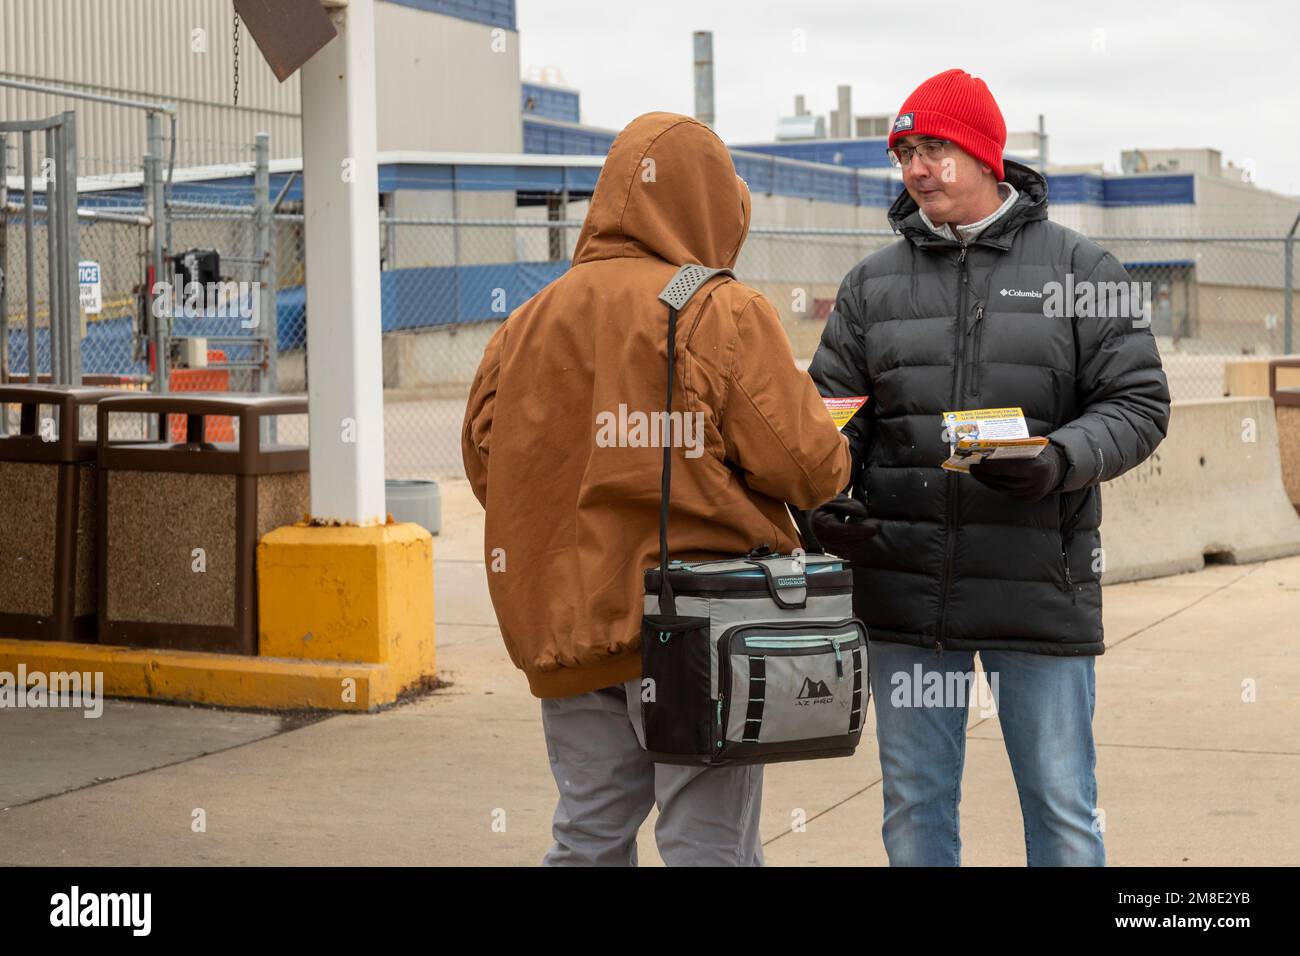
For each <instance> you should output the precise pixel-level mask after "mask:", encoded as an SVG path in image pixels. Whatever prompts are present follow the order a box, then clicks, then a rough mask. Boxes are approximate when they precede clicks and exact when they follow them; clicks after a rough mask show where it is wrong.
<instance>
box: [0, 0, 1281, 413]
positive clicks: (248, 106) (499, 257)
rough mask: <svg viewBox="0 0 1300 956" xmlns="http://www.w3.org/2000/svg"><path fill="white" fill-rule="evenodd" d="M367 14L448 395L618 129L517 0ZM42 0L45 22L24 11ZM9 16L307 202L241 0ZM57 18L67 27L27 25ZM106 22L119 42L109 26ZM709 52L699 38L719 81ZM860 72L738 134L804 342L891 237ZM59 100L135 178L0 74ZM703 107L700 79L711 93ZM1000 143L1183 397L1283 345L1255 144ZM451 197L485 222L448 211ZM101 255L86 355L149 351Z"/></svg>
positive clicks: (389, 153)
mask: <svg viewBox="0 0 1300 956" xmlns="http://www.w3.org/2000/svg"><path fill="white" fill-rule="evenodd" d="M110 7H111V8H112V9H111V14H110V10H109V8H110ZM375 21H376V22H375V45H376V53H375V63H376V83H377V116H376V123H377V135H378V145H379V150H380V175H379V195H378V196H377V197H376V202H377V203H378V204H379V207H380V214H381V233H382V238H381V249H380V255H381V259H382V263H383V265H382V268H383V274H382V282H383V296H384V314H383V328H384V331H385V386H386V388H388V389H390V390H392V391H394V392H397V391H401V392H403V393H407V392H411V391H417V392H418V391H420V390H424V391H426V392H429V393H436V394H438V395H448V396H455V395H457V394H460V392H461V391H463V388H464V387H465V385H467V383H468V378H469V376H470V375H471V374H472V371H473V368H474V365H475V364H476V360H477V356H478V354H479V350H480V349H481V346H482V344H483V342H485V341H486V339H487V337H488V336H489V335H490V333H491V330H492V327H493V325H492V323H493V321H494V320H499V319H501V318H503V317H504V315H505V314H506V313H508V311H509V309H511V308H513V307H514V306H515V305H517V304H519V302H521V301H523V300H524V299H525V298H527V297H528V296H529V295H531V294H533V293H534V292H536V291H537V290H538V289H539V288H541V287H542V286H543V285H545V284H546V283H547V282H549V281H551V280H553V279H554V278H555V277H556V276H558V275H559V274H561V273H562V272H563V271H564V269H565V268H567V263H568V258H569V255H570V251H571V249H572V245H573V243H574V241H575V240H576V237H577V229H576V228H573V226H572V225H571V224H572V223H574V222H576V221H580V220H581V219H582V217H583V216H584V214H585V211H586V200H587V197H588V196H589V195H590V193H591V190H592V188H593V187H594V184H595V181H596V177H597V176H598V174H599V168H600V164H601V161H602V157H603V155H604V153H605V151H606V150H607V149H608V146H609V143H610V142H611V141H612V139H613V137H614V135H615V133H616V131H615V130H611V129H605V128H601V127H597V126H592V125H589V124H586V123H584V122H583V121H582V109H581V95H580V91H577V90H573V89H567V88H564V87H562V86H557V85H554V84H550V83H545V82H537V81H528V80H522V79H521V68H520V66H521V65H520V61H519V42H518V41H519V34H518V32H517V26H516V21H515V4H514V2H513V0H383V2H379V3H377V5H376V11H375ZM32 23H40V24H42V29H41V30H39V31H32V30H30V29H28V30H26V31H24V30H23V29H22V27H21V25H23V24H32ZM0 31H2V32H3V36H4V37H5V40H4V43H5V60H4V64H3V73H2V74H0V77H2V78H4V79H6V80H11V81H17V82H20V83H29V84H36V85H45V86H58V87H65V88H71V89H79V90H87V91H96V92H99V93H106V94H112V95H118V96H128V97H131V98H133V99H137V100H154V101H159V102H167V103H174V104H175V106H176V114H175V116H176V130H175V136H174V140H175V142H174V155H175V160H174V165H175V173H174V175H173V180H174V182H173V185H172V187H171V190H172V191H171V195H172V197H173V198H174V199H179V200H184V201H189V202H196V203H197V202H209V203H227V204H234V205H240V204H243V205H246V204H248V203H250V202H251V199H252V188H253V177H252V172H251V169H250V160H251V144H252V142H253V137H254V134H255V133H256V132H258V131H267V132H269V133H270V155H271V158H272V159H271V190H272V193H273V194H274V195H277V196H278V197H279V199H280V200H281V202H282V205H281V206H280V207H279V209H280V211H282V212H288V213H292V212H294V211H295V209H296V208H297V207H296V205H295V203H297V202H298V201H299V200H300V199H301V195H302V193H301V190H302V177H301V175H296V174H297V172H298V171H299V170H300V169H301V160H300V159H299V155H300V152H301V149H300V140H301V123H300V119H299V115H298V108H299V107H298V103H299V90H298V87H297V83H298V81H297V78H296V77H295V78H291V79H290V80H288V81H287V82H286V83H284V84H280V83H277V82H276V80H275V78H274V76H272V74H271V72H270V70H269V68H268V67H267V66H266V64H265V63H264V62H263V60H262V58H261V57H260V56H258V55H256V50H255V48H254V47H253V46H252V45H251V41H249V40H248V38H247V37H245V38H244V40H243V47H242V52H241V55H240V56H239V57H238V59H236V55H235V43H234V32H235V30H234V24H233V23H232V18H231V14H230V5H229V2H228V0H185V2H180V3H176V2H168V0H141V2H139V3H133V4H122V5H119V4H111V5H110V4H86V3H79V2H77V0H0ZM52 35H57V36H60V37H63V38H64V42H62V43H61V44H59V45H55V46H51V45H49V44H47V43H45V42H43V41H41V40H40V39H39V38H40V37H48V36H52ZM106 35H112V36H114V37H115V38H116V39H115V42H114V43H110V44H105V43H103V42H102V38H103V37H104V36H106ZM164 38H167V39H164ZM682 42H683V43H686V42H689V38H688V37H687V36H686V35H685V33H684V34H683V36H682ZM698 42H699V41H698V40H697V43H698ZM697 61H700V57H698V56H697ZM236 63H237V69H236ZM708 68H709V64H708V63H707V61H701V62H697V64H696V71H697V80H699V79H700V76H701V75H704V76H706V77H707V79H708V83H709V86H708V89H710V90H711V83H712V78H711V73H708V72H707V70H708ZM702 70H703V71H705V72H704V73H703V74H701V71H702ZM236 75H237V76H238V104H237V105H236V104H235V102H234V92H235V86H234V81H235V77H236ZM696 88H697V92H698V91H699V90H701V89H702V86H701V83H700V82H697V85H696ZM850 94H851V91H850V89H849V87H847V86H841V87H840V88H839V89H838V90H837V91H836V105H837V108H836V109H835V110H834V111H832V112H831V114H830V116H828V117H815V116H812V115H811V114H809V112H808V110H807V109H806V108H805V106H804V98H803V97H802V96H799V97H797V98H796V100H795V108H794V113H793V114H792V115H790V116H787V117H785V118H783V119H782V120H780V121H779V122H778V124H777V125H776V128H775V129H774V130H773V139H772V140H770V141H766V142H744V143H735V144H731V146H732V153H733V157H734V159H735V163H736V168H737V171H738V172H739V174H740V175H741V176H742V177H743V178H744V179H745V180H746V182H747V183H748V185H749V188H750V191H751V193H752V195H753V197H754V204H753V225H754V229H753V231H752V232H751V237H750V240H749V242H748V244H747V245H746V247H745V250H744V252H743V254H742V257H741V260H740V263H739V265H738V271H739V273H740V274H741V275H742V276H743V277H744V278H745V279H746V280H747V281H748V282H750V283H752V284H753V285H755V286H756V287H757V288H759V289H761V290H762V291H764V292H765V293H766V294H767V295H768V296H769V297H770V298H771V299H772V300H773V302H774V303H775V304H776V306H777V308H778V310H779V311H780V312H781V314H782V316H783V320H784V321H785V323H786V328H787V330H788V332H789V334H790V337H791V340H792V343H793V344H794V347H795V352H796V355H798V356H800V357H802V358H805V359H806V358H808V357H809V356H810V355H811V352H812V349H813V348H814V347H815V344H816V341H817V339H818V337H819V335H820V324H821V322H822V321H823V320H824V318H825V315H826V313H827V312H828V310H829V307H830V303H831V302H832V301H833V297H834V294H835V290H836V288H837V287H838V283H839V280H840V278H841V277H842V276H843V274H844V273H845V272H846V271H847V270H848V268H849V267H850V266H851V265H852V264H853V263H854V262H856V261H857V260H858V259H860V258H861V257H862V256H863V255H865V254H867V253H868V252H870V251H871V250H873V249H875V248H878V247H879V246H880V245H882V244H884V243H887V242H889V241H892V236H891V235H890V234H889V231H888V223H887V220H886V211H887V209H888V207H889V205H890V204H891V203H892V202H893V201H894V199H895V198H896V197H897V195H898V193H899V191H900V189H901V183H900V179H899V177H898V175H897V172H896V171H895V170H893V169H892V168H891V167H890V166H889V164H888V160H887V158H886V156H885V152H884V149H885V144H886V139H885V135H884V133H885V131H886V130H887V129H888V128H889V126H890V124H891V122H892V118H893V117H892V114H889V113H881V112H875V113H869V114H862V115H859V114H855V113H854V111H853V107H852V102H851V95H850ZM882 105H884V104H873V107H875V108H877V109H878V108H879V107H880V106H882ZM64 109H76V111H77V122H78V152H79V156H80V162H79V171H80V173H81V177H82V179H81V182H80V183H79V188H80V191H81V196H82V198H81V201H82V204H83V205H91V206H93V205H96V204H100V205H123V206H131V205H133V204H138V203H139V202H140V201H141V183H142V174H141V172H140V161H139V157H140V156H141V155H142V154H143V153H144V151H145V149H146V145H147V144H146V140H145V131H144V123H143V121H142V119H141V117H140V115H139V114H138V113H132V112H130V111H127V110H123V109H121V108H119V107H115V106H111V105H107V104H100V103H95V102H90V103H87V102H84V101H78V100H71V99H67V98H64V97H59V96H55V95H49V94H45V93H39V92H34V91H31V90H27V89H14V88H6V87H0V111H2V112H3V115H4V116H5V117H9V118H31V117H39V116H48V115H52V114H54V113H57V112H59V111H61V110H64ZM712 110H713V106H712V99H711V97H710V98H709V100H708V103H707V105H706V106H703V107H701V109H700V110H699V112H701V114H702V115H703V114H704V113H705V112H706V111H707V112H710V113H711V112H712ZM467 116H473V117H474V121H473V122H466V121H465V117H467ZM628 118H629V119H630V118H631V117H628ZM171 145H172V144H169V147H170V146H171ZM1008 155H1010V156H1013V157H1015V158H1018V159H1020V160H1022V161H1024V162H1028V163H1031V164H1042V163H1043V162H1044V160H1046V174H1047V178H1048V183H1049V197H1050V215H1051V216H1052V217H1053V218H1054V219H1056V220H1057V221H1059V222H1062V223H1063V224H1065V225H1068V226H1071V227H1072V228H1075V229H1078V230H1079V231H1081V232H1083V233H1085V234H1086V235H1089V236H1093V237H1096V238H1098V239H1099V241H1102V242H1103V243H1104V244H1105V245H1107V247H1108V248H1110V249H1111V250H1112V251H1113V252H1115V254H1116V255H1117V256H1118V257H1119V258H1120V259H1121V261H1123V262H1124V263H1125V264H1126V265H1127V266H1128V268H1129V269H1130V272H1131V273H1132V275H1133V277H1134V279H1136V280H1139V281H1149V282H1151V283H1152V293H1153V317H1152V320H1153V325H1154V328H1155V331H1156V333H1157V335H1158V336H1159V337H1160V339H1161V342H1162V346H1163V347H1164V348H1165V349H1166V352H1167V353H1168V354H1169V355H1170V356H1171V357H1172V356H1175V355H1186V356H1193V357H1197V358H1195V359H1194V361H1195V363H1197V365H1196V367H1197V368H1198V369H1200V371H1198V372H1197V374H1196V375H1195V376H1191V377H1188V376H1185V375H1182V374H1181V373H1180V371H1179V369H1177V368H1175V367H1171V368H1172V371H1173V373H1174V374H1173V378H1174V382H1175V387H1176V389H1179V390H1181V391H1182V392H1183V394H1184V396H1185V397H1194V394H1193V393H1195V394H1197V395H1199V394H1217V391H1216V389H1217V387H1218V386H1217V382H1218V381H1219V380H1220V378H1221V376H1220V374H1219V372H1218V365H1213V364H1207V363H1208V360H1206V361H1202V360H1201V359H1200V358H1199V357H1200V356H1207V355H1208V356H1217V357H1222V356H1227V355H1239V354H1243V353H1244V354H1278V353H1281V352H1283V351H1284V350H1285V347H1286V343H1287V339H1286V334H1287V330H1286V327H1285V326H1286V316H1287V303H1286V302H1285V298H1286V297H1285V296H1284V294H1283V289H1284V286H1285V283H1286V275H1285V272H1286V270H1285V268H1284V249H1285V244H1284V243H1283V242H1282V241H1281V240H1282V237H1284V236H1285V235H1286V234H1287V233H1288V230H1289V229H1291V228H1292V227H1293V225H1294V223H1295V222H1296V219H1297V215H1300V199H1298V198H1296V197H1287V196H1281V195H1278V194H1276V193H1272V192H1269V191H1266V190H1263V189H1260V188H1258V187H1257V186H1255V185H1254V184H1253V183H1251V182H1249V181H1248V180H1249V175H1248V172H1249V171H1248V170H1247V171H1243V170H1239V169H1236V168H1234V167H1225V166H1224V165H1223V164H1222V162H1221V157H1220V154H1219V153H1218V152H1217V151H1216V150H1214V149H1210V148H1204V149H1194V150H1133V151H1130V152H1126V153H1125V154H1124V156H1123V158H1122V168H1123V170H1124V171H1122V172H1106V171H1103V169H1102V166H1101V163H1100V162H1098V163H1096V164H1093V165H1088V166H1061V165H1054V164H1053V163H1052V162H1051V157H1050V151H1049V149H1048V139H1047V138H1046V137H1045V133H1044V129H1043V128H1042V127H1041V126H1040V128H1039V129H1038V130H1034V131H1029V132H1017V133H1013V134H1012V135H1011V136H1010V138H1009V142H1008ZM169 158H170V157H169ZM15 169H16V157H15V155H14V151H13V149H12V148H11V149H10V155H9V157H8V164H7V168H6V172H7V174H8V185H9V188H10V190H14V189H17V188H20V187H21V183H20V181H19V180H18V179H17V177H16V176H15V175H14V171H15ZM41 188H42V184H41V183H40V181H39V180H38V182H37V189H38V191H39V190H40V189H41ZM463 221H472V223H473V224H464V225H456V224H454V222H463ZM512 223H518V224H519V225H518V226H517V227H512V225H511V224H512ZM552 223H553V224H554V225H549V224H552ZM565 223H569V225H565ZM96 228H98V227H96ZM187 228H188V229H189V230H190V231H189V232H187V231H186V229H187ZM228 228H229V227H228V226H218V225H216V224H215V223H209V224H206V225H203V224H200V223H194V222H190V223H189V224H188V225H187V224H185V223H178V224H175V225H174V226H173V229H174V230H175V231H174V234H173V235H172V237H171V238H172V247H173V248H175V249H183V248H186V247H188V246H189V245H191V244H202V243H203V242H204V241H205V238H206V241H207V242H208V243H210V244H218V243H221V242H226V243H227V244H229V245H232V246H235V247H238V245H239V241H240V240H239V238H238V236H237V235H236V233H234V232H223V229H228ZM300 233H301V230H300V229H297V228H295V226H294V224H293V222H292V221H289V220H285V221H278V222H277V226H276V253H277V264H276V275H277V290H276V291H277V296H276V313H277V323H276V326H277V336H276V347H275V348H276V351H277V353H278V358H279V363H280V368H279V374H278V380H279V383H280V387H281V388H282V389H287V390H292V389H295V388H299V387H301V384H302V375H303V371H302V370H303V368H304V363H303V361H302V354H301V350H302V347H303V342H304V335H303V329H304V327H305V326H304V321H305V320H304V316H303V295H302V250H301V235H300ZM223 236H224V237H225V238H224V239H223V238H222V237H223ZM1236 237H1241V241H1226V240H1228V239H1235V238H1236ZM1250 237H1254V238H1255V239H1259V238H1261V237H1270V241H1268V242H1261V241H1249V238H1250ZM1208 240H1217V241H1208ZM236 252H237V248H236ZM13 255H14V253H13V251H12V250H11V253H10V256H11V266H12V265H13V258H12V257H13ZM10 271H11V273H12V272H13V270H12V268H11V270H10ZM104 271H105V275H104V281H105V283H106V286H108V287H109V288H108V289H106V298H107V299H109V300H111V301H114V302H118V303H123V306H122V308H120V309H119V310H118V311H117V312H114V311H112V310H111V309H110V310H106V311H105V312H104V313H101V314H100V315H98V316H95V317H93V321H91V322H90V323H89V328H88V333H87V334H88V342H91V343H92V344H93V343H95V342H99V341H100V340H102V343H103V344H102V346H100V347H94V348H89V349H87V362H86V370H87V371H98V372H112V373H126V372H131V371H139V368H140V361H139V358H138V356H137V357H135V358H134V359H132V357H131V356H130V355H129V354H128V351H129V350H126V349H124V348H123V347H122V346H121V345H120V342H121V341H123V340H124V337H125V336H127V335H128V331H127V326H128V324H129V322H130V315H129V314H128V313H129V312H131V311H132V309H133V306H132V305H131V291H130V290H131V289H132V288H134V287H135V286H136V285H137V284H138V282H139V276H138V275H136V274H135V271H134V270H133V269H132V268H131V267H130V266H129V265H128V266H127V267H125V268H121V267H119V268H117V269H112V268H107V267H106V268H105V270H104ZM110 292H114V293H115V294H109V293H110ZM1293 298H1294V296H1293ZM114 322H116V323H117V324H116V325H114ZM452 333H454V334H455V335H454V337H455V341H454V342H453V341H451V338H450V336H451V334H452ZM22 350H23V343H22V342H21V341H20V340H12V341H11V354H10V363H11V365H14V366H17V365H21V364H22V362H23V361H24V357H23V351H22ZM96 356H99V357H100V358H96ZM1189 361H1193V360H1191V359H1189ZM1215 361H1217V359H1216V360H1215ZM1177 365H1178V363H1177V361H1175V362H1174V363H1173V366H1177Z"/></svg>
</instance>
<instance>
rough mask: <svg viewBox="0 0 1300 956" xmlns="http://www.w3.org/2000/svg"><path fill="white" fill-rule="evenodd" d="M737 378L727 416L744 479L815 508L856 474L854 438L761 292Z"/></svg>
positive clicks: (736, 362) (742, 321)
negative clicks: (802, 365)
mask: <svg viewBox="0 0 1300 956" xmlns="http://www.w3.org/2000/svg"><path fill="white" fill-rule="evenodd" d="M736 325H737V330H738V331H737V336H736V347H735V351H734V353H733V358H732V368H731V380H730V383H729V385H728V390H727V400H726V405H725V407H724V409H723V414H722V416H721V417H722V436H723V440H724V441H725V442H726V448H727V458H728V460H730V461H732V462H734V463H735V464H737V465H739V466H740V467H741V468H742V469H743V470H744V473H745V483H746V484H748V485H749V487H751V488H753V489H754V490H755V491H759V492H762V493H763V494H765V495H768V496H769V497H772V498H775V499H777V500H778V501H786V502H789V503H790V504H792V505H794V506H795V507H798V508H815V507H817V506H818V505H820V504H822V503H823V502H825V501H828V500H830V499H831V498H833V497H835V495H836V494H838V493H839V491H840V489H842V488H843V487H844V486H845V485H847V484H848V483H849V478H850V459H849V446H848V441H847V440H846V439H845V438H844V436H842V435H841V434H840V433H839V432H838V431H837V430H836V428H835V424H834V422H832V421H831V417H830V414H829V413H828V412H827V411H826V406H825V404H824V403H823V402H822V400H821V396H820V395H818V394H817V387H816V386H815V385H813V382H812V379H811V378H809V377H808V373H806V372H803V371H800V370H799V368H798V366H796V365H795V363H794V353H793V352H792V351H791V350H790V340H789V339H788V338H787V337H786V334H785V329H783V328H782V327H781V319H780V317H779V316H778V315H777V314H776V310H775V309H774V308H772V305H771V303H769V302H768V301H767V300H766V299H764V298H763V297H762V296H761V295H757V296H754V298H752V299H750V300H749V302H748V303H747V304H746V306H745V308H744V311H742V312H741V314H740V317H739V319H738V320H737V323H736Z"/></svg>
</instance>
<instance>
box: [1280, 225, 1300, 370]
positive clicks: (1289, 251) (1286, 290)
mask: <svg viewBox="0 0 1300 956" xmlns="http://www.w3.org/2000/svg"><path fill="white" fill-rule="evenodd" d="M1297 226H1300V213H1297V214H1296V217H1295V222H1293V223H1291V231H1290V232H1288V233H1287V234H1286V242H1285V243H1283V246H1282V252H1283V254H1284V255H1285V256H1286V261H1285V262H1283V263H1282V277H1283V278H1282V295H1283V299H1282V354H1283V355H1290V354H1291V345H1292V341H1293V340H1292V322H1293V320H1294V316H1293V313H1294V311H1295V306H1294V305H1293V304H1292V302H1291V297H1292V293H1293V292H1294V291H1295V266H1294V264H1293V262H1294V259H1295V231H1296V227H1297Z"/></svg>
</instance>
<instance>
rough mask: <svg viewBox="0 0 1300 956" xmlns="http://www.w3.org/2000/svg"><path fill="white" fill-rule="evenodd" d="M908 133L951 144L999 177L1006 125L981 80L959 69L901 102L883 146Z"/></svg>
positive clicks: (934, 80)
mask: <svg viewBox="0 0 1300 956" xmlns="http://www.w3.org/2000/svg"><path fill="white" fill-rule="evenodd" d="M914 134H919V135H922V136H933V137H935V138H936V139H947V140H951V141H952V142H954V143H956V144H957V145H958V146H960V147H961V148H962V149H964V150H965V151H966V152H968V153H970V154H971V155H972V156H974V157H975V158H976V159H978V160H979V161H980V162H981V163H983V164H984V165H985V166H989V167H991V168H992V169H993V172H994V173H995V174H997V177H998V180H999V181H1001V179H1002V178H1003V169H1002V150H1003V148H1004V147H1005V146H1006V145H1007V124H1006V122H1005V121H1004V120H1003V119H1002V111H1001V110H1000V109H998V104H997V101H996V100H994V99H993V94H992V93H990V92H989V88H988V87H987V86H985V85H984V81H983V80H981V79H978V78H976V77H973V76H971V75H970V74H969V73H967V72H966V71H965V70H944V71H943V72H942V73H940V74H939V75H938V76H932V77H930V78H929V79H928V80H926V81H925V82H924V83H922V84H921V85H920V86H918V87H917V88H916V89H915V90H913V91H912V95H911V96H909V97H908V98H907V99H906V100H905V101H904V103H903V105H902V107H901V108H900V109H899V111H898V118H897V119H895V120H894V130H893V132H891V133H890V134H889V145H890V146H891V147H892V146H893V145H894V144H895V143H896V142H897V141H898V140H900V139H902V138H903V137H904V136H912V135H914Z"/></svg>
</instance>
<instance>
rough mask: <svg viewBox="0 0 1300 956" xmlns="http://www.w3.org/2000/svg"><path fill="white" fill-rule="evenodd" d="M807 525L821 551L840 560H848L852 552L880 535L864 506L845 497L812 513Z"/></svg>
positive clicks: (878, 524)
mask: <svg viewBox="0 0 1300 956" xmlns="http://www.w3.org/2000/svg"><path fill="white" fill-rule="evenodd" d="M809 524H810V525H811V526H812V533H813V536H814V537H815V538H816V539H817V542H818V543H819V544H820V545H821V546H822V548H823V550H825V551H829V552H830V553H831V554H834V555H838V556H839V557H841V558H851V557H852V554H853V552H854V550H855V549H857V548H859V547H861V546H862V545H863V544H865V543H866V542H867V540H868V539H870V538H874V537H875V536H876V535H877V534H878V533H879V532H880V521H879V519H876V518H872V517H869V516H868V514H867V506H866V505H864V504H863V503H862V502H861V501H858V500H857V499H856V498H850V497H849V496H848V495H838V496H837V497H835V498H832V499H831V500H830V501H828V502H826V504H824V505H822V506H821V507H820V508H817V509H815V510H814V511H813V513H812V517H811V519H810V520H809Z"/></svg>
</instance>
